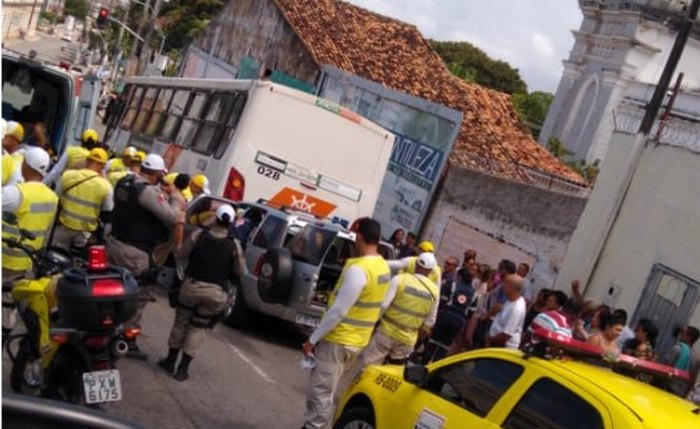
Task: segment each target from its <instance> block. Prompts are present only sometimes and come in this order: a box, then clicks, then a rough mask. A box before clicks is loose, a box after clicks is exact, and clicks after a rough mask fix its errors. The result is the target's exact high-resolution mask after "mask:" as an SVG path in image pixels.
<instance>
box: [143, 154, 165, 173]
mask: <svg viewBox="0 0 700 429" xmlns="http://www.w3.org/2000/svg"><path fill="white" fill-rule="evenodd" d="M141 168H145V169H147V170H151V171H162V172H163V173H167V172H168V169H167V168H165V161H163V158H162V157H161V156H160V155H156V154H155V153H149V154H148V155H146V159H144V160H143V163H141Z"/></svg>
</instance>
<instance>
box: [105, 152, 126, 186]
mask: <svg viewBox="0 0 700 429" xmlns="http://www.w3.org/2000/svg"><path fill="white" fill-rule="evenodd" d="M106 168H107V181H108V182H109V184H110V185H112V188H114V187H115V186H117V182H118V181H119V179H121V178H122V177H124V176H126V175H128V174H130V173H131V172H130V171H127V169H126V167H125V166H124V163H123V162H122V160H121V159H119V158H117V159H113V160H112V162H110V163H109V166H108V167H106Z"/></svg>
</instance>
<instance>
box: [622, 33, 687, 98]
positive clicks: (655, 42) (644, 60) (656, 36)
mask: <svg viewBox="0 0 700 429" xmlns="http://www.w3.org/2000/svg"><path fill="white" fill-rule="evenodd" d="M676 35H677V33H674V32H671V31H670V30H669V29H668V28H666V27H663V26H661V25H660V24H657V23H653V22H647V23H645V24H642V25H640V26H639V28H638V29H637V39H638V40H640V41H642V42H644V43H648V44H650V45H652V46H654V47H656V48H658V49H661V50H662V51H663V52H661V53H658V54H656V55H653V56H652V58H651V59H649V57H647V56H646V55H643V54H640V53H636V52H635V51H634V50H632V51H630V54H629V55H628V57H627V58H626V61H627V62H628V63H630V64H632V65H635V66H637V70H638V74H637V80H638V81H640V82H644V83H651V84H656V83H657V82H658V81H659V78H660V77H661V72H662V71H663V68H664V64H665V63H666V60H667V59H668V54H669V53H670V52H671V47H672V46H673V43H674V40H675V38H676ZM698 70H700V40H698V39H697V38H693V37H691V38H689V39H688V43H687V44H686V46H685V49H684V50H683V55H682V56H681V60H680V63H679V64H678V67H677V68H676V74H675V75H674V78H673V81H675V78H676V76H677V75H678V73H679V72H684V73H685V77H684V79H683V87H684V88H694V89H700V73H699V72H698Z"/></svg>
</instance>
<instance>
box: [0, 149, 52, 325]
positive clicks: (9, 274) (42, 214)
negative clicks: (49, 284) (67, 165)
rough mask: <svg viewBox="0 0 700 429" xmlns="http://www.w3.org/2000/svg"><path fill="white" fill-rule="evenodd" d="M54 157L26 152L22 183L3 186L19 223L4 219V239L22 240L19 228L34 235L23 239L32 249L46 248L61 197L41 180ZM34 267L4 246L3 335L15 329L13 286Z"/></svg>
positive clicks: (8, 209)
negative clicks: (28, 238) (45, 244)
mask: <svg viewBox="0 0 700 429" xmlns="http://www.w3.org/2000/svg"><path fill="white" fill-rule="evenodd" d="M50 162H51V158H50V157H49V154H48V153H46V151H45V150H43V149H41V148H38V147H33V148H30V149H27V151H26V152H25V154H24V161H23V162H22V177H24V180H25V181H24V182H23V183H18V184H16V185H10V186H4V187H3V188H2V211H3V213H12V214H14V215H15V216H16V218H17V223H16V224H11V223H8V222H6V221H5V220H4V219H3V222H2V238H3V239H14V240H17V241H19V240H20V239H21V238H22V237H21V235H20V229H24V230H27V231H29V232H31V233H32V234H34V236H35V238H34V239H32V240H27V239H25V240H23V243H24V244H25V245H27V246H28V247H31V248H32V249H35V250H38V249H41V248H42V247H43V246H44V243H45V240H46V237H47V236H48V234H49V231H50V229H51V225H52V224H53V221H54V217H55V216H56V208H57V206H58V197H57V196H56V194H55V193H54V192H53V191H52V190H51V189H50V188H49V187H47V186H46V185H44V184H43V183H42V182H41V180H42V179H43V178H44V176H45V175H46V173H47V171H48V169H49V164H50ZM31 268H32V260H31V259H30V258H29V256H27V255H26V254H25V253H24V252H23V251H21V250H19V249H15V248H11V247H9V246H8V245H7V244H6V243H5V242H3V243H2V306H3V307H5V308H4V311H3V312H2V313H3V333H8V332H10V331H11V330H12V328H13V327H14V321H15V318H16V317H15V316H16V315H15V312H14V311H13V310H11V308H13V307H14V303H13V301H12V295H11V292H12V287H13V286H14V282H15V281H16V280H18V279H20V278H22V277H24V276H25V274H26V272H27V271H28V270H29V269H31Z"/></svg>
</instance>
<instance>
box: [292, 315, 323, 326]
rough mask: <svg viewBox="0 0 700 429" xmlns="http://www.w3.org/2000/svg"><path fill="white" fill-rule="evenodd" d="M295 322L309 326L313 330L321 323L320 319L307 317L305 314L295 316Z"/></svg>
mask: <svg viewBox="0 0 700 429" xmlns="http://www.w3.org/2000/svg"><path fill="white" fill-rule="evenodd" d="M296 322H297V324H299V325H302V326H310V327H312V328H315V327H317V326H318V325H319V324H320V323H321V319H319V318H318V317H313V316H307V315H306V314H297V317H296Z"/></svg>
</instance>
